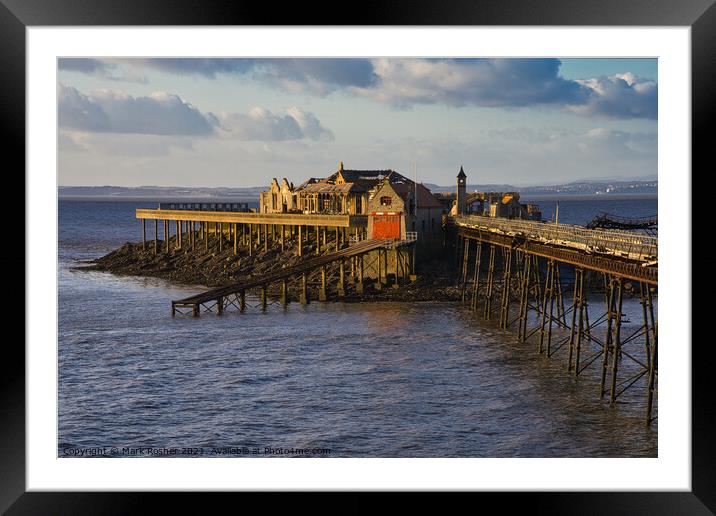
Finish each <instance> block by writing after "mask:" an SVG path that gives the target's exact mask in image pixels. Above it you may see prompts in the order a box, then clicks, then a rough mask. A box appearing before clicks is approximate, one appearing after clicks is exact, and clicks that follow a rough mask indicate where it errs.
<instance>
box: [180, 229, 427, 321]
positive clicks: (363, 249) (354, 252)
mask: <svg viewBox="0 0 716 516" xmlns="http://www.w3.org/2000/svg"><path fill="white" fill-rule="evenodd" d="M414 242H415V241H414V239H403V240H401V239H384V240H362V241H359V242H357V243H354V244H353V245H350V246H348V247H345V248H343V249H339V250H338V251H334V252H332V253H328V254H324V255H322V256H316V257H315V258H310V259H307V260H304V261H301V262H299V263H297V264H295V265H292V266H289V267H285V268H282V269H280V270H278V271H274V272H271V273H269V274H264V275H260V276H254V277H249V278H247V279H245V280H243V281H240V282H237V283H234V284H232V285H227V286H225V287H218V288H214V289H211V290H208V291H206V292H202V293H200V294H196V295H193V296H190V297H187V298H184V299H179V300H175V301H172V315H176V314H182V315H184V314H191V315H194V316H198V315H200V313H201V311H202V308H203V309H204V311H208V312H211V311H213V310H214V309H216V312H217V313H218V314H221V313H222V312H223V311H224V310H225V309H226V308H227V307H228V306H233V307H235V308H237V309H238V310H239V311H242V312H243V311H244V309H245V307H246V298H245V294H246V291H248V290H251V289H256V288H260V289H261V302H262V305H263V307H264V308H265V306H266V294H267V289H268V287H269V285H271V284H273V283H277V282H281V284H282V288H281V299H282V303H283V304H286V303H287V299H288V281H289V279H290V278H292V277H295V276H300V277H301V293H300V301H301V303H304V304H305V303H308V301H309V300H308V286H307V283H308V280H307V275H308V274H309V273H310V272H311V271H314V270H316V269H321V271H322V274H321V290H320V294H319V296H320V297H321V298H323V299H325V295H326V266H327V265H329V264H331V263H332V262H335V261H340V277H339V283H338V287H337V290H338V293H339V296H340V295H343V294H344V292H345V277H346V273H345V262H346V260H348V259H351V258H360V259H357V260H356V262H355V265H356V266H355V270H356V276H357V277H356V290H357V291H358V292H359V293H360V292H362V291H363V260H362V257H363V256H365V255H366V254H368V253H371V252H374V251H379V252H381V251H382V252H384V253H387V251H388V250H390V249H394V250H395V252H396V256H397V257H398V261H397V263H399V264H400V265H401V266H402V272H403V275H408V273H410V269H411V268H412V264H411V262H412V260H411V259H410V256H409V255H407V254H405V253H399V252H398V249H399V248H404V247H406V246H409V245H412V244H414ZM379 261H380V260H379ZM383 272H386V271H385V270H384V271H383ZM396 277H397V273H396ZM379 279H381V278H379Z"/></svg>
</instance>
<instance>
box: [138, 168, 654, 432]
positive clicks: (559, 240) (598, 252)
mask: <svg viewBox="0 0 716 516" xmlns="http://www.w3.org/2000/svg"><path fill="white" fill-rule="evenodd" d="M348 172H349V171H346V170H344V169H343V167H342V164H341V167H340V170H339V172H338V173H337V174H339V175H340V174H348ZM353 172H356V171H353ZM349 175H350V174H349ZM331 177H333V176H331ZM371 177H372V176H371ZM390 177H393V179H394V180H395V184H392V183H390V178H389V177H388V178H382V179H375V183H376V184H375V186H374V187H373V190H371V191H372V192H373V195H372V196H370V197H369V198H368V199H366V203H367V206H368V209H367V210H364V211H365V213H361V214H352V213H350V210H349V209H348V208H350V206H351V204H350V203H348V202H343V203H342V204H341V206H342V209H343V211H342V212H341V213H323V212H315V211H314V212H312V211H304V212H302V213H300V212H294V213H286V212H281V213H277V212H271V211H270V210H269V207H270V206H269V205H266V206H265V210H264V211H263V212H260V213H255V212H249V211H246V208H245V207H244V206H241V205H239V204H236V206H234V205H232V206H231V207H230V208H229V209H225V210H224V209H223V208H224V206H223V205H222V206H219V205H207V204H200V203H199V204H178V205H170V204H164V205H160V209H137V210H136V217H137V218H138V219H140V220H141V228H142V248H143V250H145V251H147V250H148V249H147V246H148V245H150V243H151V241H150V240H149V239H148V238H147V229H146V222H147V220H150V221H152V220H153V221H154V232H153V236H154V239H153V252H154V254H158V253H160V252H166V253H169V252H170V251H171V250H170V245H171V244H170V233H171V231H172V226H173V227H174V234H175V238H174V244H173V245H174V246H175V248H176V249H177V250H181V249H184V250H186V251H189V250H192V251H193V250H194V249H195V248H196V246H198V245H203V246H204V247H205V250H206V251H209V250H210V249H212V250H217V251H219V252H223V251H224V248H225V246H232V247H233V254H234V255H237V254H238V249H239V247H240V246H241V247H242V250H244V249H245V251H246V253H247V254H248V255H249V256H251V255H252V254H253V253H255V252H258V251H260V250H261V249H263V251H264V252H267V251H268V250H269V247H270V246H271V247H276V248H280V250H281V251H285V250H287V249H289V248H292V247H293V248H295V254H296V255H297V256H300V257H303V258H302V259H301V260H299V261H298V262H296V263H292V264H291V265H287V264H283V266H281V267H280V268H274V269H272V270H271V272H268V273H264V274H257V275H254V274H251V273H249V274H248V275H247V276H246V278H245V279H242V280H240V281H237V282H235V283H233V284H230V285H226V286H222V287H219V288H214V289H211V290H208V291H206V292H203V293H200V294H196V295H193V296H190V297H187V298H184V299H179V300H174V301H172V304H171V310H172V311H171V313H172V316H175V315H191V316H195V317H198V316H199V315H201V314H202V313H204V312H215V313H216V314H218V315H221V314H223V313H224V312H226V311H228V310H232V309H235V310H236V311H238V312H240V313H241V312H244V311H245V310H246V294H247V292H248V291H251V290H254V291H258V292H259V295H260V306H261V309H262V310H266V308H267V305H268V293H269V289H270V288H271V287H272V286H273V287H275V286H276V285H280V300H281V301H280V302H281V304H282V305H283V306H286V305H287V304H288V303H289V302H290V298H291V292H292V290H293V291H294V297H297V298H298V300H299V301H300V302H301V303H302V304H308V303H309V302H310V301H311V295H310V294H311V292H310V290H309V275H311V274H313V276H314V277H316V276H318V271H320V285H319V286H318V296H317V297H318V300H319V301H327V300H328V291H329V289H328V287H329V283H330V282H331V281H335V296H336V299H344V298H345V296H346V283H347V281H350V282H351V283H352V284H353V285H355V292H356V293H357V294H363V293H364V289H365V285H364V279H365V278H366V277H369V278H371V279H375V281H374V282H373V283H372V286H373V288H374V289H375V290H381V289H382V288H383V287H385V286H387V285H388V284H389V283H392V286H393V287H399V286H400V285H402V284H406V283H408V282H412V281H414V280H415V279H416V275H415V270H416V267H415V263H416V248H417V247H418V245H417V244H418V241H419V240H420V244H421V246H420V252H421V253H422V252H425V253H426V255H435V254H439V255H442V257H443V259H446V260H454V269H453V270H454V271H455V274H454V277H456V278H457V287H458V289H459V298H460V300H461V302H462V303H463V304H465V305H468V306H469V307H470V308H471V310H472V311H473V312H474V313H475V315H476V316H481V317H482V318H483V319H485V320H495V321H497V325H498V326H499V328H500V329H501V330H505V331H509V330H515V337H516V341H517V342H518V343H520V344H526V345H531V346H533V349H534V350H535V351H536V353H537V354H539V355H543V356H546V357H549V358H552V357H561V358H563V359H564V362H565V371H566V372H567V373H568V374H570V375H572V376H573V377H575V378H578V377H579V376H580V375H582V374H583V373H584V372H585V371H586V370H587V369H589V368H591V369H596V370H597V371H598V375H599V384H600V387H599V397H600V398H601V399H605V398H606V399H608V401H609V403H610V404H611V405H614V404H615V403H616V401H617V400H618V399H619V397H620V396H621V395H622V394H623V393H624V392H625V391H627V389H629V388H630V387H633V386H634V385H637V384H638V382H640V380H641V382H640V383H642V384H645V385H646V387H645V390H646V393H645V397H646V410H645V412H646V422H647V424H650V423H651V422H652V421H653V420H654V419H655V416H654V398H655V396H656V392H657V375H658V367H657V362H658V323H657V319H656V310H655V306H654V298H655V295H656V291H657V287H658V263H659V258H658V238H657V237H656V236H653V235H650V234H648V233H646V232H645V231H644V229H648V228H644V227H642V226H643V225H644V224H646V225H648V226H651V225H654V224H656V220H654V221H652V220H647V221H639V224H634V223H633V222H634V221H631V222H630V223H629V224H627V222H628V221H625V220H619V221H617V222H618V223H619V224H620V226H619V227H624V228H626V227H629V228H630V229H634V231H626V230H618V229H613V228H611V226H610V229H607V228H604V227H601V228H599V227H594V226H595V224H592V227H581V226H574V225H569V224H558V223H546V222H543V221H540V220H527V219H525V218H524V217H525V216H526V217H528V218H530V217H533V218H534V217H536V216H537V215H538V214H539V213H540V212H539V207H538V206H537V205H531V204H521V203H519V202H518V198H519V197H518V195H517V194H516V193H514V192H508V193H506V194H505V193H499V192H498V193H494V194H491V193H488V194H481V195H480V196H477V197H475V196H473V197H474V199H477V200H479V201H480V202H481V203H482V206H481V208H480V209H478V210H476V211H477V213H479V214H474V213H475V212H474V211H472V210H471V209H469V203H468V202H467V200H468V199H472V197H468V196H467V195H466V183H465V178H466V175H465V173H464V171H463V169H462V168H461V169H460V173H459V174H458V176H457V195H456V196H455V199H454V204H452V205H451V206H450V207H448V206H447V204H450V202H452V201H451V199H450V198H448V196H443V197H444V199H443V201H445V202H444V203H443V204H441V202H442V201H441V202H438V201H437V199H436V198H433V199H432V201H430V200H429V199H428V197H429V196H432V194H430V192H429V191H428V190H427V189H425V192H422V190H420V189H417V185H415V184H412V183H411V184H408V183H407V182H408V181H409V180H407V179H406V178H405V177H404V176H400V175H399V174H397V173H394V172H392V171H391V174H390ZM284 182H285V181H284ZM323 183H325V184H326V185H329V186H336V185H337V184H338V183H336V184H333V183H330V184H329V183H327V182H325V181H323V182H320V181H319V182H314V183H310V184H311V185H314V186H315V185H323ZM341 184H343V185H345V184H348V183H341ZM406 184H408V186H409V187H410V188H406V187H405V185H406ZM324 186H325V185H324ZM338 186H340V185H338ZM326 188H327V187H326ZM341 188H342V189H343V190H344V189H346V188H344V187H343V186H341ZM421 188H424V187H422V186H421ZM314 189H315V188H314ZM343 190H341V191H343ZM296 191H298V192H300V191H302V190H300V189H298V190H296ZM292 192H293V190H292ZM420 192H422V195H423V198H422V201H423V203H422V212H421V211H420V209H418V210H416V209H415V205H414V204H413V201H414V195H416V193H417V194H420ZM276 195H277V196H276V200H278V194H276ZM361 195H362V194H361ZM268 198H269V197H267V196H266V195H264V196H262V199H268ZM271 199H272V202H273V197H271ZM354 200H355V199H354ZM448 201H450V202H448ZM274 204H275V203H274ZM309 204H310V203H309ZM314 204H315V205H311V206H314V208H316V209H319V208H320V207H321V203H318V202H316V203H314ZM281 205H282V206H283V204H281ZM360 205H361V206H363V203H362V202H361V203H360ZM435 205H438V206H442V208H441V209H442V212H443V213H442V215H441V218H438V219H437V224H434V222H435V221H436V219H435V218H434V213H433V211H431V210H433V209H434V208H435V207H436V206H435ZM207 206H208V208H207ZM271 206H273V204H271ZM331 206H333V205H331ZM352 206H354V208H355V207H356V206H358V204H357V201H356V203H354V204H353V205H352ZM448 208H449V209H448ZM488 208H489V209H488ZM415 213H420V215H419V216H418V215H415ZM595 220H596V219H595ZM600 220H601V219H600ZM604 220H606V219H604ZM604 220H601V222H600V224H597V225H601V226H604V225H605V224H606V223H604ZM160 222H161V224H162V229H163V231H164V238H163V241H160V240H159V236H160V231H159V229H160V228H159V224H160ZM612 222H613V221H612ZM610 224H611V222H610ZM606 225H608V224H606ZM409 228H412V231H409V230H408V229H409ZM416 229H419V230H420V231H416ZM160 242H161V243H160ZM312 250H313V251H314V252H315V256H310V255H307V254H306V253H307V252H308V253H310V252H311V251H312ZM284 256H285V255H284ZM335 262H338V268H337V270H336V267H335V265H333V264H334V263H335ZM448 263H449V262H448ZM329 265H333V269H332V272H333V277H332V278H329V270H328V266H329ZM347 266H349V267H350V269H349V270H350V279H349V277H348V270H347ZM389 268H390V269H391V270H390V272H389ZM389 277H392V278H393V280H392V281H389ZM313 285H314V287H315V281H314V283H313ZM296 288H297V290H298V293H297V295H296V294H295V290H296ZM625 296H629V297H636V298H638V300H639V303H640V304H641V310H640V312H641V313H640V316H639V321H637V322H638V323H639V324H638V326H637V325H635V324H633V321H626V320H625V315H624V312H623V302H624V298H625ZM627 331H630V333H628V334H627ZM623 360H628V361H630V362H631V363H630V364H628V366H627V367H625V364H624V363H623Z"/></svg>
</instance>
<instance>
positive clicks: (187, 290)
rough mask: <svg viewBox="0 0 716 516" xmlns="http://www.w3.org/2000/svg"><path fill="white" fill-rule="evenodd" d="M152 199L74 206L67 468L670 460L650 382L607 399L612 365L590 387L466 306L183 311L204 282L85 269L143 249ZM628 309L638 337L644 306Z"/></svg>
mask: <svg viewBox="0 0 716 516" xmlns="http://www.w3.org/2000/svg"><path fill="white" fill-rule="evenodd" d="M523 200H530V199H523ZM534 201H535V202H538V203H539V204H540V206H541V207H542V212H543V217H544V218H545V219H552V218H553V217H554V214H555V213H556V211H557V209H556V208H557V203H559V222H560V223H572V224H580V225H582V224H585V223H586V222H588V221H589V220H591V219H592V218H593V217H594V216H595V215H598V214H600V213H603V212H607V213H611V214H614V215H619V216H626V217H646V216H651V215H655V214H656V213H657V200H656V199H655V198H649V197H647V198H644V197H628V198H627V197H591V198H572V199H570V198H559V199H545V198H540V199H534ZM155 206H156V203H155V202H151V201H142V200H102V201H96V200H63V199H61V200H60V201H59V250H58V263H59V268H58V275H59V293H58V301H59V323H58V346H57V359H58V373H59V374H58V417H59V420H58V429H59V434H58V450H57V454H58V457H60V458H77V457H96V456H113V457H137V458H139V457H145V458H150V457H158V456H178V457H199V456H201V457H227V456H228V457H256V456H262V457H266V458H269V457H288V456H290V457H323V458H331V457H656V456H657V453H658V449H657V436H658V419H657V421H656V422H655V423H654V424H652V425H651V426H647V425H645V424H644V418H645V407H646V405H645V401H646V398H645V386H644V384H643V382H641V381H640V382H637V384H635V385H634V386H633V387H631V388H630V389H628V390H627V391H625V393H624V394H623V395H622V396H621V397H620V398H619V399H618V403H617V404H616V405H615V406H609V403H608V402H607V401H606V400H601V399H600V397H599V366H598V364H599V360H597V363H595V364H593V365H592V366H590V367H589V368H587V369H585V371H584V372H583V373H582V374H581V375H580V376H579V378H578V379H575V378H574V377H573V376H572V375H569V374H568V373H567V370H566V354H565V353H566V351H565V350H564V349H563V350H561V351H560V352H558V353H556V354H555V355H554V356H552V357H551V358H547V357H545V356H544V354H542V355H540V354H538V353H537V352H536V348H535V346H533V345H532V344H519V343H518V342H517V339H516V334H515V331H514V330H508V331H505V330H500V329H499V328H498V327H497V324H496V321H487V322H486V321H484V320H483V319H482V318H481V317H478V316H477V315H476V314H475V313H473V312H472V311H471V310H470V309H469V308H467V307H465V306H463V305H461V304H459V303H440V302H415V303H404V302H401V303H398V302H374V303H340V302H327V303H320V302H312V303H310V304H308V305H306V306H302V305H300V304H299V303H291V304H290V305H289V306H288V307H287V308H286V309H284V308H283V307H281V306H279V305H278V304H271V305H270V306H269V309H268V310H267V311H266V312H262V311H261V310H260V309H259V307H258V304H259V303H258V300H257V299H249V301H248V304H249V308H248V310H247V311H246V312H245V313H243V314H239V313H226V314H224V315H222V316H217V315H215V314H206V315H203V316H201V317H199V318H192V317H172V316H171V304H170V301H171V300H172V299H178V298H182V297H186V296H188V295H191V294H194V293H198V292H200V291H202V289H203V288H204V287H203V286H202V285H176V284H172V283H169V282H167V281H164V280H160V279H154V278H145V277H126V276H116V275H113V274H111V273H105V272H90V271H82V270H77V269H76V268H77V267H78V266H82V265H83V264H84V263H86V261H88V260H92V259H95V258H98V257H100V256H102V255H104V254H106V253H108V252H110V251H112V250H113V249H116V248H117V247H119V246H120V245H122V244H124V243H125V242H137V241H139V240H140V239H141V226H140V223H139V221H138V220H137V219H135V217H134V210H135V209H136V208H145V207H155ZM599 302H601V303H602V304H603V301H601V300H600V299H595V300H593V306H596V305H597V304H598V303H599ZM595 310H596V308H595ZM624 314H625V315H624V319H625V322H624V329H623V331H624V332H631V331H636V330H637V329H638V327H639V324H640V319H639V318H640V317H641V305H640V304H639V303H638V299H637V298H634V299H631V298H627V299H626V300H625V303H624ZM565 349H566V348H565ZM589 351H591V352H594V350H587V352H589ZM585 356H586V355H585ZM622 362H623V363H624V364H623V366H621V367H622V369H623V370H624V371H625V374H627V375H628V374H630V370H629V365H628V364H627V362H630V361H629V360H625V359H623V360H622ZM631 372H633V371H631Z"/></svg>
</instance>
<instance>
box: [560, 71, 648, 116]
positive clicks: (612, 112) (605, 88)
mask: <svg viewBox="0 0 716 516" xmlns="http://www.w3.org/2000/svg"><path fill="white" fill-rule="evenodd" d="M577 82H579V83H580V84H583V85H584V86H586V87H588V88H589V89H590V90H591V94H590V96H589V98H588V99H587V101H586V103H584V104H582V105H575V106H570V108H569V109H570V110H571V111H573V112H574V113H577V114H580V115H587V116H591V115H603V116H607V117H611V118H651V119H654V120H656V118H657V115H658V85H657V83H656V81H652V80H648V79H641V78H639V77H635V76H634V75H633V74H631V73H625V74H617V75H614V76H612V77H606V76H602V77H599V78H597V79H589V80H582V81H577Z"/></svg>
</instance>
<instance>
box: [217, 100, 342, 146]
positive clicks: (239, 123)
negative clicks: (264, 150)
mask: <svg viewBox="0 0 716 516" xmlns="http://www.w3.org/2000/svg"><path fill="white" fill-rule="evenodd" d="M219 120H220V122H221V127H222V128H223V129H225V130H226V131H227V132H228V133H229V137H234V138H236V139H238V140H246V141H267V142H270V141H285V140H303V139H307V140H323V141H331V140H333V133H331V131H329V130H328V129H326V128H325V127H323V126H322V125H321V122H320V121H319V120H318V118H316V116H315V115H314V114H313V113H309V112H307V111H303V110H301V109H299V108H298V107H295V106H292V107H290V108H288V109H287V110H286V114H284V115H281V114H274V113H272V112H271V111H270V110H268V109H266V108H261V107H255V108H253V109H251V110H250V111H249V112H248V113H246V114H243V113H230V114H228V113H222V114H220V115H219Z"/></svg>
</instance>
